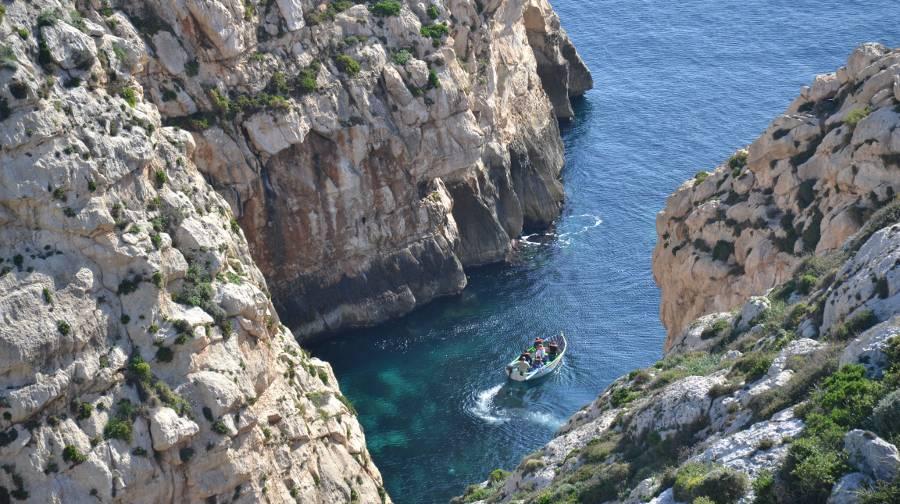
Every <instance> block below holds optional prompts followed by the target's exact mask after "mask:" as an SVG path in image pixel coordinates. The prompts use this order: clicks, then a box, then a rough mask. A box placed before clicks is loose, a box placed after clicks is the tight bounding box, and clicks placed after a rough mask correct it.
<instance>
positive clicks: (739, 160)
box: [728, 150, 748, 177]
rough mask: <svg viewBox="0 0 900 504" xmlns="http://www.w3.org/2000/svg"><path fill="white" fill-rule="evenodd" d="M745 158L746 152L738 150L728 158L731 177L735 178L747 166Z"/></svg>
mask: <svg viewBox="0 0 900 504" xmlns="http://www.w3.org/2000/svg"><path fill="white" fill-rule="evenodd" d="M747 156H748V152H747V151H746V150H739V151H737V152H735V153H734V154H732V156H731V157H730V158H728V168H730V169H731V176H732V177H737V176H739V175H740V174H741V170H743V169H744V167H745V166H747Z"/></svg>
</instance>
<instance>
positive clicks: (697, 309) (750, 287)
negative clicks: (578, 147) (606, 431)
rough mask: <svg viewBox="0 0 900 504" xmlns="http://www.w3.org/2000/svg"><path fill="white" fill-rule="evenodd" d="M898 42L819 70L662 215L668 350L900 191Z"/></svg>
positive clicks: (830, 246) (829, 244) (866, 48)
mask: <svg viewBox="0 0 900 504" xmlns="http://www.w3.org/2000/svg"><path fill="white" fill-rule="evenodd" d="M898 103H900V51H898V50H891V49H888V48H886V47H884V46H881V45H878V44H867V45H863V46H861V47H859V48H858V49H857V50H856V51H855V52H854V53H853V54H852V56H851V57H850V59H849V60H848V62H847V65H846V66H845V67H844V68H841V69H840V70H838V71H837V72H836V73H833V74H827V75H820V76H818V77H816V79H815V81H814V82H813V84H812V86H810V87H808V88H804V89H803V91H802V92H801V94H800V96H799V97H798V98H797V99H796V100H794V102H793V103H792V104H791V105H790V107H789V108H788V110H787V111H786V112H785V114H784V115H781V116H780V117H778V118H776V119H775V120H774V121H773V122H772V123H771V124H770V125H769V127H768V128H767V129H766V131H765V133H763V134H762V135H761V136H760V137H759V138H758V139H757V140H756V141H754V142H753V144H751V145H750V147H749V149H748V150H747V151H742V152H738V153H736V154H735V156H733V157H732V158H731V159H730V160H729V161H728V162H727V163H724V164H723V165H722V166H719V167H717V168H716V169H715V170H714V171H712V172H711V173H705V172H704V173H701V174H698V176H697V178H695V179H694V180H691V181H688V182H686V183H685V184H684V185H682V186H681V187H680V188H679V189H678V190H677V191H676V192H675V194H673V195H672V196H671V197H669V199H668V201H667V202H666V208H665V209H664V210H663V211H661V212H660V213H659V214H658V216H657V224H656V228H657V234H658V237H659V239H658V241H657V245H656V248H655V250H654V252H653V274H654V277H655V278H656V281H657V283H658V284H659V286H660V290H661V291H662V303H661V305H660V317H661V318H662V321H663V323H664V324H665V326H666V328H667V329H668V335H669V337H668V339H667V342H666V348H667V349H668V348H669V347H670V346H671V344H672V340H673V338H674V337H675V336H676V335H678V334H680V333H682V332H683V331H684V329H685V328H686V326H687V324H688V322H690V321H692V320H693V319H695V318H697V317H698V316H700V315H702V314H704V313H710V312H721V311H728V310H731V309H733V308H735V307H736V306H738V305H739V304H740V303H742V302H744V301H745V300H746V299H748V298H749V297H750V296H753V295H760V294H763V293H765V292H766V290H768V289H769V288H771V287H773V286H775V285H777V284H779V283H781V282H784V281H785V280H786V279H787V278H789V277H790V276H791V275H792V274H793V272H794V269H795V268H796V267H797V265H798V264H799V263H800V261H801V260H802V258H803V257H804V256H806V255H809V254H816V255H821V254H824V253H826V252H829V251H832V250H835V249H837V248H838V247H840V246H841V245H842V244H843V243H844V241H845V240H846V239H847V238H848V237H849V236H850V235H852V234H853V233H854V232H856V231H857V230H858V229H859V227H860V226H861V225H862V223H863V222H865V221H866V219H867V218H868V216H869V215H871V214H872V212H874V211H875V210H876V209H878V208H880V207H882V206H884V205H885V204H887V203H889V202H891V201H892V200H893V199H894V197H895V195H896V192H897V190H898V189H900V129H898V128H897V125H898V124H900V108H898Z"/></svg>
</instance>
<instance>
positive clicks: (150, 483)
mask: <svg viewBox="0 0 900 504" xmlns="http://www.w3.org/2000/svg"><path fill="white" fill-rule="evenodd" d="M132 3H133V4H134V5H140V3H138V2H132ZM186 4H187V5H185V4H178V5H170V6H168V8H170V10H169V12H180V13H183V14H185V15H188V16H193V17H196V18H205V19H214V20H227V19H228V18H227V17H223V16H224V15H225V14H224V13H223V12H220V11H218V10H216V9H219V8H221V5H220V4H218V3H216V2H186ZM147 5H149V4H147ZM248 5H249V4H248ZM124 7H128V6H124V5H109V4H105V3H100V2H82V1H79V2H65V1H53V0H33V1H30V2H15V3H12V4H9V3H4V4H0V319H2V323H0V390H2V391H0V463H2V469H3V470H2V471H0V502H10V501H11V500H14V501H28V502H41V503H44V502H55V503H63V502H65V503H77V502H98V501H99V502H129V503H140V502H147V503H151V502H153V503H155V502H202V501H205V502H261V501H267V502H293V501H296V502H304V503H316V502H320V503H325V502H329V503H330V502H366V503H373V502H387V501H388V500H389V499H388V497H387V496H386V494H385V492H384V490H383V488H382V481H381V477H380V475H379V472H378V470H377V469H376V468H375V466H374V465H373V464H372V462H371V460H370V458H369V455H368V453H367V451H366V447H365V439H364V437H363V434H362V431H361V428H360V426H359V424H358V422H357V420H356V417H355V415H354V412H353V408H352V406H351V405H350V403H349V402H348V401H347V400H346V399H345V398H344V397H343V396H342V395H341V394H340V391H339V390H338V387H337V381H336V379H335V377H334V375H333V374H332V372H331V368H330V367H329V366H328V364H327V363H324V362H321V361H319V360H318V359H315V358H311V357H309V356H308V355H307V354H306V353H305V352H304V351H303V350H302V349H301V348H300V347H299V346H298V345H297V343H296V342H295V340H294V337H293V336H292V334H291V331H289V330H288V329H287V328H286V327H284V326H283V325H282V324H281V323H280V321H279V317H278V315H277V314H276V312H275V310H274V308H273V306H272V303H271V301H270V297H269V293H268V290H267V287H266V282H265V280H264V278H263V275H262V274H261V273H260V271H259V269H258V268H257V267H256V265H255V264H254V262H253V261H252V260H251V258H250V252H249V248H248V243H247V240H246V239H245V234H244V233H243V232H242V231H241V228H240V227H239V226H238V223H237V221H236V220H235V218H234V216H233V213H232V211H231V209H230V206H229V203H228V202H227V201H226V200H225V199H224V198H222V197H221V196H220V195H219V194H218V193H216V192H215V191H214V190H213V188H212V187H211V186H210V185H209V184H208V183H207V182H206V181H205V180H204V178H203V176H202V175H201V173H200V171H199V170H198V168H197V165H196V164H195V161H194V160H195V159H198V158H200V157H202V156H200V151H201V150H202V149H206V150H209V149H211V147H210V145H211V144H210V143H209V142H206V141H197V140H195V137H194V136H193V135H191V134H189V133H187V132H185V131H183V130H180V129H177V128H172V127H164V126H163V124H162V121H161V117H160V113H159V111H158V108H157V107H156V106H155V105H154V104H153V103H152V102H151V101H149V100H148V98H149V96H148V95H147V94H145V93H150V94H152V93H156V92H159V90H161V89H167V90H168V92H171V93H175V96H176V98H175V99H174V100H171V103H170V101H167V100H168V99H167V98H165V97H163V98H160V99H161V100H163V101H164V102H165V103H170V104H171V106H176V104H181V105H183V106H187V103H189V102H188V98H187V95H186V94H185V91H184V90H182V89H181V88H176V87H174V86H175V84H172V83H170V84H166V85H171V86H173V87H164V85H163V84H160V85H159V87H154V88H150V89H148V88H144V87H143V85H145V84H146V83H147V82H148V81H149V79H151V77H152V76H153V75H154V74H156V73H158V72H159V70H158V66H159V65H160V64H161V63H159V60H157V59H154V57H153V55H154V54H155V50H154V49H153V47H154V44H155V45H156V47H166V44H169V46H171V45H173V44H174V45H176V46H177V45H178V44H179V41H178V39H177V38H175V37H173V36H172V35H171V34H169V35H167V34H166V33H168V32H165V31H163V30H161V29H160V30H157V31H155V35H154V36H153V37H150V36H149V35H148V34H147V31H148V30H153V26H154V25H152V22H153V21H150V20H146V19H145V20H142V21H138V19H137V18H136V17H134V15H129V14H130V13H128V12H126V11H123V10H121V9H120V8H124ZM204 9H205V10H204ZM192 19H193V18H192ZM282 22H283V21H282ZM238 24H240V23H238ZM179 26H181V27H182V29H184V30H190V29H197V30H200V29H201V28H202V27H201V25H199V24H191V22H187V21H184V20H182V22H181V24H180V25H179ZM227 26H228V25H227V23H226V24H223V25H220V28H222V30H223V31H222V32H220V33H218V35H217V33H208V34H207V35H205V36H206V37H208V38H206V39H203V40H204V42H203V44H204V46H205V47H207V50H209V51H213V47H215V46H216V44H217V43H218V44H224V45H223V46H222V47H221V48H220V50H223V51H224V50H225V49H227V48H228V47H242V46H241V45H240V44H241V43H243V42H242V41H243V40H244V39H243V37H244V36H245V35H246V34H245V33H243V32H232V31H228V30H227V29H226V28H227ZM192 27H193V28H192ZM142 31H143V32H144V33H142ZM219 35H220V36H222V37H224V38H219V39H217V38H216V36H219ZM195 36H200V32H199V31H198V32H195ZM175 52H177V51H175ZM204 54H207V53H204ZM210 54H212V53H210ZM270 57H271V56H266V58H270ZM173 61H175V60H172V59H169V60H167V63H169V64H174V63H173ZM192 61H194V60H193V59H191V60H184V61H182V62H181V63H183V66H184V67H185V68H190V66H191V65H192V63H191V62H192ZM202 68H205V67H202ZM203 71H205V70H203ZM260 76H261V74H260ZM167 82H169V81H167ZM183 84H184V85H185V86H189V85H193V84H191V83H189V82H187V81H185V82H184V83H183ZM198 86H199V84H198ZM196 89H199V88H196ZM165 96H166V97H168V96H169V95H168V94H166V95H165ZM164 98H165V99H164ZM259 120H260V121H263V120H264V119H262V118H260V119H259ZM261 128H264V126H261ZM207 133H209V134H210V135H215V134H216V133H215V132H211V131H207ZM219 134H222V133H221V130H220V131H219ZM210 138H213V137H212V136H211V137H210ZM222 138H224V136H223V137H222ZM223 142H225V140H223ZM228 145H230V144H227V143H223V144H222V146H219V147H216V148H214V149H213V150H214V151H215V152H216V153H219V154H220V155H222V156H226V155H230V154H229V153H231V152H232V151H231V150H229V147H228ZM223 159H224V158H223ZM223 162H224V161H223ZM223 166H228V167H233V166H235V165H233V164H231V163H226V164H225V165H223ZM332 168H333V169H338V168H336V167H329V169H332ZM293 197H294V196H292V198H293ZM439 204H441V202H440V201H439V202H437V203H435V205H439ZM304 238H305V237H304Z"/></svg>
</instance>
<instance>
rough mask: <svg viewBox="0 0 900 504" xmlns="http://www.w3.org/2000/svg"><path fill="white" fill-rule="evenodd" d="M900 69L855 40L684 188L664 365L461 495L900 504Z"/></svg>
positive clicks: (667, 284)
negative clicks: (745, 141) (764, 125)
mask: <svg viewBox="0 0 900 504" xmlns="http://www.w3.org/2000/svg"><path fill="white" fill-rule="evenodd" d="M898 63H900V51H896V50H895V51H891V50H888V49H886V48H884V47H881V46H878V45H865V46H862V47H860V48H859V49H857V50H856V51H855V52H854V53H853V55H852V56H851V58H850V60H849V63H848V65H847V67H846V68H844V69H841V70H840V71H839V72H838V73H837V74H834V75H828V76H820V77H817V78H816V81H815V83H814V85H813V86H812V87H811V88H809V89H804V90H803V92H802V95H801V97H800V98H799V99H798V100H797V101H795V103H794V104H793V105H792V106H791V108H790V109H789V113H788V114H787V115H785V116H782V117H780V118H779V119H777V120H776V121H775V122H774V123H773V126H772V127H770V128H769V130H768V131H767V132H766V133H765V134H764V135H763V136H762V137H761V138H760V139H759V140H757V141H756V142H754V144H753V145H751V147H750V149H749V153H747V152H743V153H742V152H739V153H738V154H736V155H735V157H734V158H732V160H730V161H729V163H727V164H726V165H725V166H722V167H719V168H717V169H716V170H715V171H714V172H712V173H709V174H706V173H704V174H700V175H698V177H697V179H696V180H694V181H690V182H688V183H686V184H685V185H684V186H682V187H681V188H680V189H679V190H678V192H677V193H676V194H675V195H673V196H672V197H671V198H670V199H669V202H668V204H667V208H666V210H665V211H664V212H663V213H661V214H660V218H659V221H658V227H659V230H660V242H659V244H658V246H657V248H656V251H655V259H656V261H655V263H654V272H655V274H656V276H657V279H659V280H660V283H661V285H662V287H663V292H664V298H665V299H664V303H665V304H664V306H663V310H662V313H663V317H664V320H666V322H667V324H668V325H669V330H670V335H671V336H670V338H669V340H668V342H667V349H668V352H667V356H666V357H665V358H664V359H662V360H660V361H659V362H657V363H656V364H654V365H653V366H651V367H649V368H647V369H639V370H635V371H633V372H631V373H629V374H628V375H627V376H623V377H620V378H619V379H617V380H615V381H614V382H613V383H612V384H611V385H610V386H609V387H608V388H607V389H606V390H605V391H603V393H602V394H600V396H599V397H598V398H597V399H596V400H595V401H594V402H592V403H591V404H589V405H587V406H585V407H584V408H583V409H582V410H581V411H579V412H577V413H576V414H575V415H573V416H572V417H571V418H570V419H569V421H568V422H567V423H566V424H565V425H564V426H563V427H562V428H561V429H560V430H559V432H558V433H557V434H556V436H555V437H554V438H553V439H552V440H551V441H550V442H549V443H548V444H547V445H545V446H544V447H542V448H540V449H538V450H537V451H535V452H534V453H532V454H530V455H528V456H527V457H525V459H524V460H523V461H522V462H521V464H519V466H518V467H516V468H515V469H514V470H512V471H511V472H507V471H504V470H502V469H497V470H495V471H493V472H491V473H490V475H489V477H488V479H487V480H486V481H484V482H482V483H480V484H476V485H472V486H470V487H469V489H468V490H467V491H466V494H465V495H464V496H461V497H459V498H457V499H456V501H458V502H521V503H529V504H531V503H535V504H537V503H541V504H544V503H551V502H552V503H585V504H588V503H591V504H593V503H600V502H627V503H638V502H650V503H654V504H670V503H679V502H686V503H693V504H710V503H717V504H729V503H737V502H740V503H751V502H752V503H757V504H772V503H796V502H809V503H821V502H828V503H830V504H849V503H857V502H865V503H885V504H887V503H894V502H897V501H898V500H897V499H898V498H900V452H898V446H900V337H898V336H900V269H898V265H900V201H898V200H897V199H896V198H895V196H894V190H895V189H896V188H895V186H896V184H897V180H898V179H897V177H898V175H897V173H898V171H900V166H898V165H897V158H898V156H900V136H898V132H900V129H898V128H897V125H898V121H900V64H898ZM745 155H746V157H747V159H746V160H745ZM746 242H749V243H751V244H752V247H751V246H750V245H746V246H745V243H746ZM723 243H724V244H723ZM750 248H752V249H753V250H749V249H750ZM748 258H752V259H748ZM761 258H765V260H763V259H761ZM776 259H777V262H776V261H775V260H776ZM666 267H670V268H674V271H668V270H667V269H666ZM757 277H760V278H757ZM679 282H681V283H679ZM692 282H693V283H692ZM676 287H677V288H680V289H683V290H684V293H685V296H683V297H684V301H685V302H684V304H683V305H678V304H676V300H675V298H674V295H675V289H676ZM770 287H774V288H771V289H770ZM704 288H706V289H709V290H708V291H705V290H703V289H704ZM730 288H733V289H734V290H733V291H732V290H730ZM754 293H759V294H763V295H761V296H751V294H754ZM718 306H721V307H724V308H726V309H729V310H730V309H731V308H733V307H734V308H735V309H734V310H733V311H724V312H722V311H718V312H713V313H710V311H715V310H721V308H716V307H718ZM710 307H712V308H710ZM678 310H684V313H682V312H679V311H678ZM688 313H693V314H694V315H689V314H688ZM703 313H706V315H703V316H700V317H699V318H696V315H698V314H703ZM667 317H668V318H667ZM692 319H693V320H692Z"/></svg>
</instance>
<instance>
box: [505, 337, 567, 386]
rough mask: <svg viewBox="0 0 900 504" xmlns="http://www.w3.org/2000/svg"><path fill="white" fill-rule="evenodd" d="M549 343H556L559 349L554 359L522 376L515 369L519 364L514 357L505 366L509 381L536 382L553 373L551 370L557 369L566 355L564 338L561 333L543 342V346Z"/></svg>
mask: <svg viewBox="0 0 900 504" xmlns="http://www.w3.org/2000/svg"><path fill="white" fill-rule="evenodd" d="M550 343H556V345H557V346H558V347H559V354H558V355H557V356H556V358H555V359H553V360H552V361H550V362H548V363H546V364H544V365H543V366H541V367H539V368H537V369H532V370H530V371H528V372H527V373H525V374H522V373H520V372H519V370H518V369H516V363H517V362H519V358H518V357H516V358H515V359H513V360H512V362H510V363H509V364H507V365H506V376H509V379H510V380H513V381H520V382H524V381H531V380H536V379H538V378H541V377H543V376H547V375H548V374H550V373H551V372H553V370H554V369H556V368H558V367H559V365H560V364H561V363H562V359H563V356H564V355H565V354H566V346H567V345H566V336H565V335H564V334H563V333H559V335H557V336H553V337H551V338H547V339H545V340H544V344H545V345H547V344H550Z"/></svg>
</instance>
